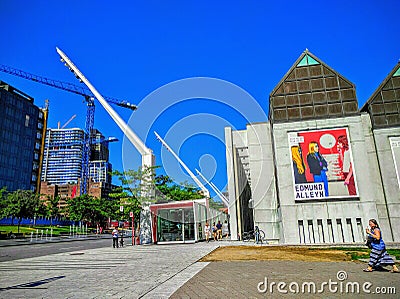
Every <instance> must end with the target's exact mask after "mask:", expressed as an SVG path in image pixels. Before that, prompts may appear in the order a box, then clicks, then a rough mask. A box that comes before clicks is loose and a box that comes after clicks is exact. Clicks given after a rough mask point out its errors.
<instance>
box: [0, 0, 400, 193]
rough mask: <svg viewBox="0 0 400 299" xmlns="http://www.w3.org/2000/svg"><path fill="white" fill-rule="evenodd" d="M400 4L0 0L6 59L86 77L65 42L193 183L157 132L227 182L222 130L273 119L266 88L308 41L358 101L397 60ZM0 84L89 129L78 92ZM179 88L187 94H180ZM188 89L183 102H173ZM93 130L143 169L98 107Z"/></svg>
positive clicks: (66, 77) (48, 72)
mask: <svg viewBox="0 0 400 299" xmlns="http://www.w3.org/2000/svg"><path fill="white" fill-rule="evenodd" d="M278 2H279V3H278ZM399 11H400V2H399V1H392V0H388V1H385V2H379V1H335V2H326V1H284V2H282V1H142V2H139V1H119V2H117V3H111V2H110V1H1V0H0V25H1V28H2V43H1V47H0V63H1V64H4V65H8V66H12V67H14V68H18V69H22V70H24V71H26V72H30V73H33V74H37V75H41V76H44V77H48V78H51V79H58V80H61V81H67V82H71V83H73V84H76V85H79V82H78V81H77V80H76V79H75V78H74V76H73V75H72V74H71V73H70V72H69V71H68V70H67V69H66V68H65V67H64V66H63V64H61V63H60V61H59V57H58V55H57V53H56V51H55V47H56V46H58V47H59V48H61V49H62V50H63V51H64V52H65V53H66V54H67V55H68V56H69V57H70V58H71V59H72V60H73V62H74V63H75V64H76V65H77V66H78V67H79V69H80V70H81V71H82V72H83V73H84V75H85V76H86V77H87V78H88V79H89V80H90V81H91V83H92V84H93V85H94V86H95V87H96V88H97V89H98V91H99V92H100V93H101V94H103V95H105V96H110V97H114V98H117V99H121V100H124V99H126V100H128V101H130V102H132V103H134V104H137V105H138V107H139V109H138V111H136V112H134V113H133V115H132V112H130V111H128V110H124V109H122V108H118V107H116V108H115V110H116V111H117V112H118V113H119V114H120V115H121V117H122V118H123V119H124V120H125V121H126V122H129V123H130V125H131V127H132V128H133V130H134V131H135V132H136V133H137V134H138V135H139V136H140V137H141V138H142V139H143V140H145V142H146V145H147V146H148V147H149V148H151V149H152V150H153V152H154V154H155V155H156V164H158V165H164V168H165V169H168V170H167V171H166V173H167V174H169V175H170V176H172V177H173V178H175V180H176V181H177V182H182V181H184V180H188V181H189V182H191V183H192V181H190V178H189V177H188V176H187V175H185V174H184V173H182V171H181V170H180V169H179V167H178V166H177V165H176V162H175V161H174V160H173V158H172V157H171V155H169V154H168V153H166V152H165V151H164V150H161V144H160V143H159V142H157V141H156V139H155V137H154V135H153V134H152V131H154V130H155V131H157V132H158V133H159V134H160V135H161V136H162V137H163V138H164V137H165V140H166V141H167V143H169V144H170V146H171V147H172V148H173V149H174V150H175V151H176V152H177V153H178V154H179V155H180V157H181V159H182V160H183V161H184V162H186V164H187V165H188V167H189V168H190V169H192V171H193V172H194V169H195V168H198V169H200V168H201V169H202V172H204V174H205V175H206V177H208V179H210V180H212V182H214V184H216V185H217V186H218V187H219V188H220V189H224V188H225V186H226V183H227V179H226V162H225V147H224V144H223V142H224V126H226V125H229V126H232V127H233V128H234V129H244V128H245V125H246V123H249V122H259V121H266V115H267V114H268V97H269V93H270V92H271V91H272V89H273V88H274V87H275V86H276V84H277V83H278V82H279V81H280V80H281V78H282V77H283V76H284V75H285V74H286V72H287V71H288V70H289V68H290V67H291V66H292V64H293V63H294V62H295V60H296V59H297V58H298V57H299V56H300V55H301V53H302V52H303V51H304V50H305V49H306V48H308V49H309V51H310V52H312V53H313V54H314V55H316V56H317V57H318V58H320V59H321V60H322V61H323V62H325V63H326V64H328V65H329V66H330V67H332V68H333V69H335V70H336V71H337V72H339V73H340V74H342V75H343V76H344V77H346V78H347V79H348V80H350V81H351V82H353V83H355V85H356V91H357V98H358V102H359V106H360V107H361V106H362V105H363V104H364V103H365V101H366V100H367V99H368V98H369V96H370V95H371V94H372V93H373V92H374V90H375V89H376V88H377V87H378V86H379V84H380V83H381V82H382V81H383V79H384V78H385V77H386V76H387V74H388V73H389V72H390V71H391V69H392V68H393V67H394V66H395V65H396V63H397V61H398V60H399V59H400V39H399V30H398V12H399ZM197 77H201V78H205V79H207V78H214V79H215V80H210V81H207V80H203V81H202V80H198V79H195V78H197ZM190 78H192V79H193V78H194V79H195V80H194V81H191V80H189V79H190ZM0 80H3V81H5V82H7V83H9V84H11V85H13V86H14V87H16V88H18V89H20V90H21V91H23V92H25V93H27V94H29V95H31V96H32V97H34V98H35V104H36V105H38V106H43V105H44V100H45V99H49V100H50V115H49V123H48V125H49V127H53V128H55V127H57V123H58V122H59V121H60V122H61V124H63V123H64V122H66V121H67V120H68V119H69V118H70V117H71V116H72V115H74V114H77V117H76V118H75V119H74V120H73V121H72V122H71V123H70V124H69V126H68V127H82V128H83V127H84V123H85V116H86V106H85V104H84V103H83V98H82V97H80V96H77V95H74V94H71V93H68V92H65V91H61V90H57V89H55V88H51V87H47V86H44V85H40V84H38V83H34V82H31V81H27V80H24V79H21V78H18V77H14V76H10V75H7V74H5V73H0ZM192 82H194V85H193V86H191V85H190V84H191V83H192ZM203 83H204V84H205V85H202V84H203ZM214 83H216V85H213V84H214ZM187 84H189V85H187ZM207 84H211V85H207ZM231 87H232V88H231ZM182 88H183V89H185V88H188V89H190V90H189V91H188V92H187V94H183V95H180V94H179V93H180V91H181V89H182ZM210 90H211V91H210ZM209 91H210V92H209ZM230 92H232V93H234V95H232V96H227V97H224V93H225V94H229V93H230ZM180 96H184V97H185V96H186V98H182V99H181V100H180V101H177V102H174V99H177V98H179V97H180ZM210 97H213V98H210ZM141 111H142V112H141ZM149 111H150V112H149ZM155 112H156V113H155ZM95 127H96V128H98V129H99V130H100V131H101V132H103V134H104V135H106V136H115V137H117V138H119V139H120V142H118V143H112V144H111V145H110V152H111V158H110V160H111V162H112V163H113V166H114V168H115V169H119V170H122V169H123V168H124V167H125V168H137V167H138V166H139V165H140V156H139V155H138V153H137V152H136V151H135V150H134V149H132V148H130V147H129V145H125V146H124V144H125V143H126V141H124V140H123V134H122V132H121V131H120V129H119V128H118V127H117V125H116V124H114V122H113V121H112V120H111V118H110V117H109V116H108V114H107V113H106V112H105V110H104V109H103V108H102V107H101V105H100V104H97V106H96V116H95ZM123 148H124V150H122V149H123ZM123 161H125V162H123ZM161 172H162V171H161V170H160V172H159V173H161Z"/></svg>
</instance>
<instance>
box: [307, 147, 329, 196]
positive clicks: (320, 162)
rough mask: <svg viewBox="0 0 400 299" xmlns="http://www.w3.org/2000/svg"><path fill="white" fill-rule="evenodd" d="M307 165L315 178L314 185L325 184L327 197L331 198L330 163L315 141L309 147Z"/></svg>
mask: <svg viewBox="0 0 400 299" xmlns="http://www.w3.org/2000/svg"><path fill="white" fill-rule="evenodd" d="M307 163H308V167H309V168H310V172H311V174H312V175H313V177H314V183H324V189H325V196H326V197H328V196H329V190H328V177H327V176H326V172H327V171H328V162H326V160H325V159H324V157H322V155H321V154H320V153H319V145H318V143H317V142H315V141H311V142H310V144H309V145H308V154H307Z"/></svg>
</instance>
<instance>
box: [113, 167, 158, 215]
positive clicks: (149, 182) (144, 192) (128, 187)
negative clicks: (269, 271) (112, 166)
mask: <svg viewBox="0 0 400 299" xmlns="http://www.w3.org/2000/svg"><path fill="white" fill-rule="evenodd" d="M156 168H158V167H157V166H156V167H148V166H146V167H144V168H142V167H139V168H138V170H126V171H124V172H120V171H118V170H115V171H113V173H112V175H113V176H116V177H117V179H118V180H119V181H120V182H121V186H120V187H119V188H116V189H114V190H113V192H111V193H110V194H109V196H110V198H112V199H114V200H116V201H117V202H118V203H119V205H122V206H124V210H123V212H119V206H118V211H117V213H116V214H115V219H118V218H120V219H129V213H130V212H133V215H134V217H135V219H136V220H138V219H139V217H140V211H141V209H142V205H143V204H147V203H149V202H154V201H155V196H154V177H155V169H156Z"/></svg>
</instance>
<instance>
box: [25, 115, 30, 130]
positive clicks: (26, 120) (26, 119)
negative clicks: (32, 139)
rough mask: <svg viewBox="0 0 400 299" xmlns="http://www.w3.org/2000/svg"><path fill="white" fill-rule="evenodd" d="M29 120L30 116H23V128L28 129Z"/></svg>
mask: <svg viewBox="0 0 400 299" xmlns="http://www.w3.org/2000/svg"><path fill="white" fill-rule="evenodd" d="M29 119H30V116H29V115H28V114H27V115H25V127H29Z"/></svg>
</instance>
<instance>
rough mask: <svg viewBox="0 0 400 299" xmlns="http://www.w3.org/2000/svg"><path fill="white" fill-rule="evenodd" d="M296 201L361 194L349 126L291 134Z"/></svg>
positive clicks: (289, 134) (289, 136)
mask: <svg viewBox="0 0 400 299" xmlns="http://www.w3.org/2000/svg"><path fill="white" fill-rule="evenodd" d="M288 138H289V146H290V154H291V158H292V173H293V181H294V195H295V200H318V199H326V198H338V197H349V196H351V197H354V196H357V195H358V192H357V187H356V181H355V172H354V168H353V158H352V152H351V148H350V140H349V135H348V132H347V128H336V129H327V130H326V129H325V130H315V131H299V132H291V133H288Z"/></svg>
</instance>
